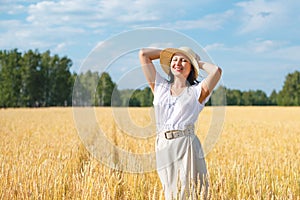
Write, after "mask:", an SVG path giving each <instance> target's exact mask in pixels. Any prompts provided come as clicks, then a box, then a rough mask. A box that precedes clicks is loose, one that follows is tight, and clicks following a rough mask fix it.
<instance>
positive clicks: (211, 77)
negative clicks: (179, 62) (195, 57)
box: [198, 61, 222, 103]
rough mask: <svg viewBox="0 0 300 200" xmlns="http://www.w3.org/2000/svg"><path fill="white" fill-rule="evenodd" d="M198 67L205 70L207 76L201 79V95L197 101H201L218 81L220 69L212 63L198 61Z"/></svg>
mask: <svg viewBox="0 0 300 200" xmlns="http://www.w3.org/2000/svg"><path fill="white" fill-rule="evenodd" d="M198 63H199V67H200V69H203V70H204V71H205V72H207V74H208V75H207V77H206V78H205V79H204V80H203V81H204V84H202V87H201V95H200V97H199V102H200V103H202V102H203V101H204V100H205V98H206V97H207V96H208V95H209V94H210V93H211V92H212V91H213V89H214V88H215V86H216V85H217V83H218V81H219V80H220V78H221V74H222V69H221V68H220V67H218V66H216V65H214V64H211V63H208V62H203V61H198Z"/></svg>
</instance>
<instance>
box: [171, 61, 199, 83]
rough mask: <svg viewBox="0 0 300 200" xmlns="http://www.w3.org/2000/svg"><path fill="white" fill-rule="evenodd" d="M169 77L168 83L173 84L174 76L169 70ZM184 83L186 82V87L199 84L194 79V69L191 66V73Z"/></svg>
mask: <svg viewBox="0 0 300 200" xmlns="http://www.w3.org/2000/svg"><path fill="white" fill-rule="evenodd" d="M169 77H170V80H169V83H173V82H174V74H172V72H171V69H170V72H169ZM186 81H187V85H195V84H197V83H199V81H198V80H197V79H196V78H195V68H194V66H193V65H191V71H190V73H189V75H188V77H187V79H186Z"/></svg>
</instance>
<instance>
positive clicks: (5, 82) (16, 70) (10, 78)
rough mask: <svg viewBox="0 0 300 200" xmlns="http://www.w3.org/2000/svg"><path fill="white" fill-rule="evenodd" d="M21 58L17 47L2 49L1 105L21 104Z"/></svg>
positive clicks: (0, 72) (0, 64)
mask: <svg viewBox="0 0 300 200" xmlns="http://www.w3.org/2000/svg"><path fill="white" fill-rule="evenodd" d="M21 59H22V55H21V53H19V52H18V50H17V49H14V50H11V51H0V88H1V90H0V107H16V106H21V99H20V91H21V72H20V70H21V63H20V62H21Z"/></svg>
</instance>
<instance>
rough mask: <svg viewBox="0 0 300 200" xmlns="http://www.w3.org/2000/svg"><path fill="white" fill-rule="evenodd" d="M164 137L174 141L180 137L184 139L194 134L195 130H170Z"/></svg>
mask: <svg viewBox="0 0 300 200" xmlns="http://www.w3.org/2000/svg"><path fill="white" fill-rule="evenodd" d="M163 134H164V137H165V138H166V139H167V140H172V139H175V138H178V137H182V136H185V135H191V134H194V129H193V128H187V129H185V130H169V131H166V132H164V133H163Z"/></svg>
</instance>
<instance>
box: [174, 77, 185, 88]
mask: <svg viewBox="0 0 300 200" xmlns="http://www.w3.org/2000/svg"><path fill="white" fill-rule="evenodd" d="M172 87H173V88H184V87H186V79H184V78H175V79H174V82H173V83H172Z"/></svg>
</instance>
